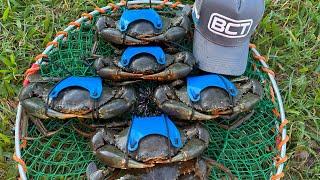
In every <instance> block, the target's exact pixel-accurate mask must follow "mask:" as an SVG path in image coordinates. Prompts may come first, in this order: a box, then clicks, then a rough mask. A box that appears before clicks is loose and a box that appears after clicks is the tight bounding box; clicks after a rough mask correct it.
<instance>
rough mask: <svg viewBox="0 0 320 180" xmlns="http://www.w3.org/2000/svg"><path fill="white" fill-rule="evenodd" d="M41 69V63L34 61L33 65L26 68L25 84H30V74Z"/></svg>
mask: <svg viewBox="0 0 320 180" xmlns="http://www.w3.org/2000/svg"><path fill="white" fill-rule="evenodd" d="M39 70H40V66H39V64H35V63H33V64H32V66H31V67H30V68H29V69H27V70H26V72H25V79H24V80H23V86H24V87H25V86H27V85H28V84H29V79H28V78H29V76H31V75H33V74H35V73H37V72H38V71H39Z"/></svg>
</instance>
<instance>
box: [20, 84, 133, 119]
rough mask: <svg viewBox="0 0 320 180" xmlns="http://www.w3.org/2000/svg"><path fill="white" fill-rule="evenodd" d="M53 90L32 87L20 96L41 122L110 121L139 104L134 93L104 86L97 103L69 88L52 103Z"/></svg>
mask: <svg viewBox="0 0 320 180" xmlns="http://www.w3.org/2000/svg"><path fill="white" fill-rule="evenodd" d="M53 87H54V86H53V85H49V84H47V83H31V84H29V85H28V86H27V87H25V88H24V89H23V90H22V91H21V93H20V95H19V100H20V102H21V105H22V107H23V108H24V109H25V110H26V111H27V112H28V113H29V114H31V115H32V116H35V117H38V118H40V119H47V118H49V117H54V118H59V119H68V118H74V117H79V118H101V119H109V118H112V117H115V116H118V115H121V114H123V113H125V112H127V111H128V110H129V109H131V107H132V106H133V104H134V103H135V100H136V99H135V97H136V96H135V91H134V89H132V88H129V87H109V86H106V85H104V86H103V91H102V95H101V97H100V98H99V99H97V100H94V99H91V98H90V95H89V92H88V91H87V90H85V89H83V88H80V87H70V88H66V89H64V90H62V91H61V92H60V93H59V95H58V97H57V98H55V99H53V100H49V98H48V95H49V93H50V91H51V89H52V88H53Z"/></svg>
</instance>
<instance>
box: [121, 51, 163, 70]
mask: <svg viewBox="0 0 320 180" xmlns="http://www.w3.org/2000/svg"><path fill="white" fill-rule="evenodd" d="M142 53H147V54H150V55H152V56H154V57H155V58H156V60H157V62H158V63H159V64H166V55H165V54H164V51H163V50H162V48H161V47H159V46H129V47H128V48H127V49H126V50H125V51H124V52H123V54H122V56H121V59H120V62H119V66H122V67H125V66H128V65H129V64H130V62H131V61H132V58H133V57H134V56H136V55H138V54H142Z"/></svg>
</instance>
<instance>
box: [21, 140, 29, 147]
mask: <svg viewBox="0 0 320 180" xmlns="http://www.w3.org/2000/svg"><path fill="white" fill-rule="evenodd" d="M21 141H22V143H21V144H20V148H21V149H25V148H26V147H27V145H28V142H27V140H26V139H24V138H23V139H21Z"/></svg>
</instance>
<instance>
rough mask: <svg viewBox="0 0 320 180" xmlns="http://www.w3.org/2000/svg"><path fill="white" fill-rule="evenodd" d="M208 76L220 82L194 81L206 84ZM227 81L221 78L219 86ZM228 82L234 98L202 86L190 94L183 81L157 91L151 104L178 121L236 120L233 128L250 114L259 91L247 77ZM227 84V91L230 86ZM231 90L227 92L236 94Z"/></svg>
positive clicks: (216, 88) (254, 81) (255, 82)
mask: <svg viewBox="0 0 320 180" xmlns="http://www.w3.org/2000/svg"><path fill="white" fill-rule="evenodd" d="M209 76H215V78H218V79H219V78H221V77H219V75H208V76H206V75H205V76H203V78H202V79H195V80H196V82H199V83H206V82H208V81H210V77H209ZM227 81H228V80H227V79H226V78H224V79H223V80H221V82H220V83H221V85H225V83H227ZM231 82H232V83H233V84H234V85H235V87H236V88H237V90H238V93H237V95H236V96H234V97H232V96H231V95H230V93H228V91H229V90H228V89H227V90H228V91H226V90H225V89H223V88H220V87H218V86H217V85H215V84H211V85H210V83H209V84H207V85H203V86H202V89H201V88H200V89H197V88H195V91H198V92H197V93H194V92H193V90H194V89H192V88H191V87H189V86H191V85H190V84H189V82H188V83H187V84H186V83H185V82H184V81H175V82H173V83H172V84H171V85H162V86H160V87H158V88H157V89H156V91H155V101H156V103H157V105H158V106H159V108H160V109H161V110H162V111H163V112H164V113H167V114H168V115H170V116H172V117H175V118H178V119H182V120H197V121H198V120H212V119H216V118H218V117H220V118H222V119H231V120H235V119H237V121H236V122H235V123H236V124H233V125H232V126H233V127H235V126H237V125H239V124H237V123H239V122H243V121H244V120H246V119H248V118H249V117H250V116H251V115H252V114H253V113H252V109H253V107H254V106H255V104H257V103H258V102H259V100H260V99H261V97H262V92H263V90H262V87H261V85H260V83H259V82H258V81H256V80H253V79H249V78H248V77H239V78H234V79H232V80H231ZM190 83H191V82H190ZM228 84H229V87H230V86H231V84H230V83H228ZM232 86H233V85H232ZM235 87H233V88H231V89H230V91H231V90H232V91H236V90H235ZM227 88H228V87H227ZM231 93H235V92H231ZM190 94H191V97H190ZM195 94H196V95H195ZM192 96H194V97H192ZM194 98H196V100H194ZM228 128H229V127H228Z"/></svg>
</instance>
